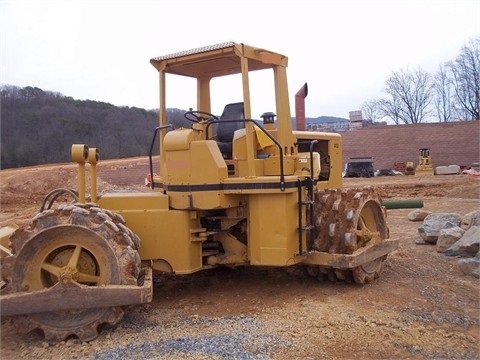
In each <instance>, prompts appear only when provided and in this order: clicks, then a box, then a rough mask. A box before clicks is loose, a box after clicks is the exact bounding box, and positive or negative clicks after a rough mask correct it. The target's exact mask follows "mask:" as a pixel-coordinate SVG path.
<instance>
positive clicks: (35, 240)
mask: <svg viewBox="0 0 480 360" xmlns="http://www.w3.org/2000/svg"><path fill="white" fill-rule="evenodd" d="M124 223H125V222H124V220H123V218H122V217H121V216H120V215H118V214H114V213H112V212H110V211H108V210H102V209H100V208H98V207H96V206H95V205H93V204H86V205H85V204H75V205H67V206H61V207H59V208H58V209H56V210H47V211H44V212H41V213H39V214H38V215H37V216H35V217H34V218H33V220H32V221H31V223H30V224H29V225H28V227H26V228H22V229H19V230H17V231H16V232H15V233H14V234H13V235H12V236H11V238H10V246H11V249H12V253H13V255H12V256H11V259H9V261H8V262H6V263H7V264H9V265H8V266H2V277H3V278H4V280H5V281H6V282H7V286H6V287H5V288H4V289H2V294H6V293H15V292H25V291H26V292H31V291H36V290H42V289H46V288H50V287H52V286H54V285H55V284H56V283H58V282H60V281H62V280H65V279H67V280H70V281H74V282H77V283H79V284H82V285H86V286H102V285H136V284H137V278H138V276H139V272H140V266H141V263H140V257H139V255H138V253H137V251H136V250H137V249H138V247H139V239H138V237H137V236H136V235H135V234H133V232H132V231H131V230H129V229H128V228H127V227H126V226H125V225H124ZM123 313H124V311H123V309H122V307H107V308H93V309H78V310H69V311H56V312H47V313H36V314H29V315H20V316H15V317H13V322H14V324H15V325H16V327H17V328H18V330H19V331H20V332H23V333H28V332H30V331H32V330H34V329H40V330H42V331H43V333H44V335H45V340H46V341H48V342H51V343H55V342H59V341H62V340H65V339H66V338H68V337H69V336H77V337H78V338H79V339H80V340H82V341H89V340H92V339H94V338H95V337H97V335H98V327H99V326H100V325H102V324H109V325H115V324H116V323H118V322H119V321H120V320H121V319H122V317H123Z"/></svg>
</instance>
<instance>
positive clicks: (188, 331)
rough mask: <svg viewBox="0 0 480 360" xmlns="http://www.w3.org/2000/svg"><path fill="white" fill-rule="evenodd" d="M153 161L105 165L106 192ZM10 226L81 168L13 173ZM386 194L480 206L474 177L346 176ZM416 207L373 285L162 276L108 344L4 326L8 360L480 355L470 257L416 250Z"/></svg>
mask: <svg viewBox="0 0 480 360" xmlns="http://www.w3.org/2000/svg"><path fill="white" fill-rule="evenodd" d="M148 169H149V167H148V162H147V160H146V159H145V158H135V159H127V160H116V161H103V162H101V163H100V164H99V166H98V176H99V184H98V185H99V190H100V191H106V190H112V189H135V190H141V191H148V189H147V188H146V187H145V186H144V185H143V182H144V178H145V175H146V174H147V173H148V171H149V170H148ZM0 178H1V188H0V194H1V211H0V226H5V225H8V224H9V223H12V222H15V223H17V224H18V225H22V224H24V223H26V222H27V221H28V220H29V219H30V218H31V217H32V216H33V215H34V214H35V213H36V212H38V209H39V208H40V206H41V203H42V200H43V197H44V196H45V195H46V194H47V193H48V192H49V191H50V190H53V189H55V188H59V187H63V188H76V181H77V180H76V168H75V166H74V165H70V164H62V165H56V166H53V167H52V166H41V167H32V168H24V169H12V170H2V171H1V172H0ZM363 185H373V186H374V187H375V188H376V189H377V190H378V191H379V192H380V193H381V195H382V196H383V198H384V199H412V198H413V199H421V200H423V204H424V210H427V211H429V212H456V213H459V214H460V215H465V214H466V213H468V212H471V211H474V210H480V179H479V177H474V176H470V175H448V176H433V175H431V176H427V175H423V176H394V177H377V178H371V179H345V181H344V186H345V187H360V186H363ZM411 210H412V209H395V210H388V218H387V220H388V225H389V228H390V237H391V238H395V239H399V240H400V245H399V249H398V250H396V251H395V252H393V253H391V254H390V255H389V257H388V258H387V260H386V262H385V265H384V270H383V272H382V274H381V276H380V278H379V279H377V280H375V281H374V282H373V283H370V284H366V285H363V286H361V285H357V284H351V283H343V282H328V281H326V282H321V281H318V280H317V279H314V278H310V277H307V276H305V275H304V274H303V272H301V271H300V270H296V269H268V268H242V269H235V270H233V269H215V270H211V271H206V272H201V273H198V274H194V275H189V276H186V277H167V276H161V277H160V276H159V277H156V278H155V283H154V298H153V301H152V303H150V304H147V305H142V306H137V307H134V308H133V309H130V311H128V312H127V314H126V315H125V317H124V319H123V320H122V321H121V322H120V324H118V325H117V326H116V327H115V328H103V329H102V331H101V332H100V335H99V337H98V338H97V339H95V340H94V341H91V342H83V343H82V342H79V341H78V340H75V339H71V340H68V341H66V342H62V343H60V344H57V345H48V344H47V343H45V342H44V341H43V340H42V337H41V334H38V333H31V334H28V335H19V334H18V333H17V332H15V329H14V327H13V325H12V322H11V320H10V319H7V318H2V322H1V352H0V357H1V359H5V360H7V359H19V358H23V359H53V358H55V359H124V358H132V359H185V358H187V359H479V358H480V286H479V285H480V281H479V280H478V279H475V278H474V277H471V276H467V275H464V274H463V273H462V272H461V271H460V269H459V267H458V265H457V262H458V259H455V258H450V257H446V256H444V255H443V254H440V253H437V252H436V249H435V246H431V245H416V244H415V240H417V239H419V235H418V227H419V226H420V224H421V223H418V222H411V221H408V219H407V214H408V213H409V212H410V211H411Z"/></svg>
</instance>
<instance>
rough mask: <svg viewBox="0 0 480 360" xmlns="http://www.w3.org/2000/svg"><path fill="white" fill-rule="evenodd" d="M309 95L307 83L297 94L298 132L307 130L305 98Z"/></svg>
mask: <svg viewBox="0 0 480 360" xmlns="http://www.w3.org/2000/svg"><path fill="white" fill-rule="evenodd" d="M307 95H308V86H307V83H305V85H303V86H302V87H301V88H300V90H298V92H297V93H296V94H295V122H296V129H297V130H305V127H306V126H305V98H306V97H307Z"/></svg>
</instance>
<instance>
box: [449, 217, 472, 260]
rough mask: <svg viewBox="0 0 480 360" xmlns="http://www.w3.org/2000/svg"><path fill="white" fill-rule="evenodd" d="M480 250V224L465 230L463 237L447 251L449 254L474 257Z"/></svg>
mask: <svg viewBox="0 0 480 360" xmlns="http://www.w3.org/2000/svg"><path fill="white" fill-rule="evenodd" d="M479 250H480V226H476V225H474V226H471V227H470V229H468V230H467V231H465V234H463V236H462V238H461V239H460V240H458V241H457V242H456V243H455V244H453V245H452V246H450V247H449V248H448V249H447V250H446V251H445V255H447V256H462V257H473V256H475V255H476V254H477V253H478V251H479Z"/></svg>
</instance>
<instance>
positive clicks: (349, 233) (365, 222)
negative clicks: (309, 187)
mask: <svg viewBox="0 0 480 360" xmlns="http://www.w3.org/2000/svg"><path fill="white" fill-rule="evenodd" d="M315 196H316V204H315V208H314V211H315V213H314V218H315V221H316V223H315V230H316V235H317V236H316V238H315V240H314V242H313V249H314V250H316V251H321V252H328V253H331V254H352V253H354V252H355V251H356V250H358V249H361V248H362V247H365V246H367V245H372V244H378V243H381V242H382V241H383V240H385V239H387V238H388V237H389V230H388V227H387V224H386V211H385V208H384V207H383V206H382V200H381V197H380V196H379V195H378V193H376V192H375V191H374V189H373V188H371V187H365V188H363V189H361V190H358V189H346V190H343V191H340V190H325V191H323V190H320V191H318V192H317V193H316V194H315ZM385 259H386V255H384V256H380V257H378V258H376V259H374V260H372V261H369V262H368V263H365V264H362V265H360V266H357V267H354V268H352V269H338V268H332V267H328V266H318V267H316V266H314V267H312V266H309V267H307V270H308V271H307V274H309V275H311V276H318V277H320V278H325V277H326V278H328V279H330V280H337V279H338V280H345V281H351V280H353V281H355V282H356V283H359V284H365V283H368V282H371V281H372V280H374V279H375V278H377V277H378V276H379V274H380V272H381V270H382V266H383V262H384V261H385Z"/></svg>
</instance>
